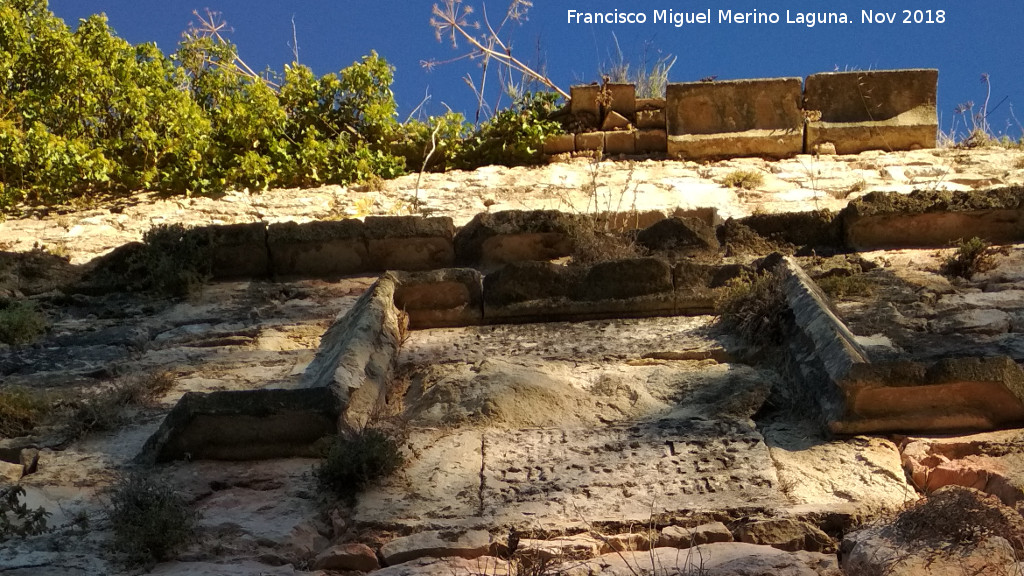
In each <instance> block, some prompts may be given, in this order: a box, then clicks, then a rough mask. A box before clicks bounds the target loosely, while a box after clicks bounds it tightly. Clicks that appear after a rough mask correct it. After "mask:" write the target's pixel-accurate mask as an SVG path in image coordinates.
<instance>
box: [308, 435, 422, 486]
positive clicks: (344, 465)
mask: <svg viewBox="0 0 1024 576" xmlns="http://www.w3.org/2000/svg"><path fill="white" fill-rule="evenodd" d="M404 463H405V457H404V456H403V455H402V452H401V450H399V447H398V442H396V441H395V440H394V439H393V438H391V437H390V436H388V435H387V434H385V433H384V432H382V431H380V430H376V429H372V428H367V429H364V430H362V431H361V432H358V433H355V434H352V435H343V436H338V437H337V438H336V439H335V440H334V442H333V443H332V444H331V446H330V448H329V449H328V450H327V455H326V457H325V458H324V461H323V463H321V464H320V465H319V466H318V467H317V468H316V469H315V470H314V475H315V476H316V479H317V481H318V482H319V483H320V486H321V487H322V488H323V489H325V490H327V491H330V492H331V493H333V494H335V495H336V496H338V497H340V498H347V499H352V498H354V497H355V495H356V494H357V493H358V492H359V491H361V490H363V489H364V488H366V487H367V486H368V485H369V484H370V483H371V482H373V481H374V480H377V479H378V478H383V477H385V476H388V475H390V474H392V473H394V472H395V471H397V470H398V469H399V468H401V467H402V465H403V464H404Z"/></svg>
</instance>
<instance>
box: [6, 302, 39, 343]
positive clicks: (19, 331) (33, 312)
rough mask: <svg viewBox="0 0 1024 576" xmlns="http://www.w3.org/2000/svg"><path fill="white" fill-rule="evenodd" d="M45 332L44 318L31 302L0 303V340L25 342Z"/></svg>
mask: <svg viewBox="0 0 1024 576" xmlns="http://www.w3.org/2000/svg"><path fill="white" fill-rule="evenodd" d="M44 332H46V318H45V317H44V316H43V313H42V312H40V311H39V307H38V306H36V305H35V304H34V303H32V302H28V301H25V300H15V301H13V302H9V303H8V304H6V305H4V304H2V303H0V342H2V343H4V344H14V345H17V344H27V343H29V342H32V341H33V340H35V339H36V338H38V337H39V336H41V335H42V334H43V333H44Z"/></svg>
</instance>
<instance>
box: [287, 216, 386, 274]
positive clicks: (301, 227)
mask: <svg viewBox="0 0 1024 576" xmlns="http://www.w3.org/2000/svg"><path fill="white" fill-rule="evenodd" d="M267 245H268V248H269V252H270V262H271V269H272V271H273V273H274V274H277V275H281V276H322V275H339V276H340V275H345V274H356V273H359V272H366V271H367V267H368V266H369V264H368V263H367V262H368V256H367V251H366V235H365V233H364V226H363V223H362V222H360V221H359V220H354V219H349V220H336V221H317V222H306V223H304V224H298V223H296V222H282V223H280V224H271V225H270V227H269V228H268V229H267Z"/></svg>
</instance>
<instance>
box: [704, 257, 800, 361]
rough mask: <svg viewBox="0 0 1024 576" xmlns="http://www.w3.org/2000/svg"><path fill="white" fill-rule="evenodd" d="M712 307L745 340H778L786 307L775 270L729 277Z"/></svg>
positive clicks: (781, 336) (779, 279)
mask: <svg viewBox="0 0 1024 576" xmlns="http://www.w3.org/2000/svg"><path fill="white" fill-rule="evenodd" d="M715 308H716V309H717V310H718V315H719V320H720V322H721V323H722V324H724V325H725V326H726V327H728V328H730V329H732V330H734V331H735V332H736V333H737V334H739V336H740V337H741V338H743V339H744V340H746V341H747V342H751V343H754V344H768V345H775V344H781V343H782V341H783V330H784V326H785V315H786V312H787V307H786V301H785V296H784V295H783V292H782V279H781V278H780V277H779V276H778V275H777V274H775V273H772V272H761V273H758V274H744V275H743V276H742V277H740V278H737V279H735V280H732V281H730V282H729V283H728V285H727V286H726V287H725V290H724V291H723V292H722V293H721V295H720V296H719V297H718V298H717V300H716V302H715Z"/></svg>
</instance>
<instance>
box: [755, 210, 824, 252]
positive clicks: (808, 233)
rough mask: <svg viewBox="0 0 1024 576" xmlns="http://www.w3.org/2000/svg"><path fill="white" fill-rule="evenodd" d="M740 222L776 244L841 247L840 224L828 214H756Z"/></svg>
mask: <svg viewBox="0 0 1024 576" xmlns="http://www.w3.org/2000/svg"><path fill="white" fill-rule="evenodd" d="M739 222H740V223H741V224H743V225H744V226H747V227H749V228H750V229H752V230H753V231H755V232H757V233H758V234H759V235H760V236H762V237H764V238H767V239H770V240H773V241H776V242H788V243H790V244H795V245H797V246H812V247H813V246H824V247H838V246H841V245H842V242H843V239H842V226H841V220H840V219H839V218H835V217H834V215H833V214H832V213H830V212H829V211H827V210H812V211H808V212H788V213H782V214H754V215H752V216H747V217H746V218H742V219H740V220H739Z"/></svg>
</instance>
